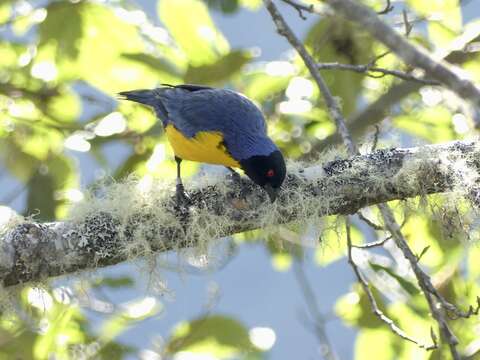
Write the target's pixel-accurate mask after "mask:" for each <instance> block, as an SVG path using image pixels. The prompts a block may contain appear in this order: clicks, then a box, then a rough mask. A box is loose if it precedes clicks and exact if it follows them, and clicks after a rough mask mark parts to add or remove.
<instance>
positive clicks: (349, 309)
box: [335, 284, 385, 328]
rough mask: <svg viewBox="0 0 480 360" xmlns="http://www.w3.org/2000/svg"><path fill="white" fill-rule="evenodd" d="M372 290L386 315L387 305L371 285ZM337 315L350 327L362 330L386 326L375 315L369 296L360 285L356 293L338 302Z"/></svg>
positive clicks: (336, 305) (336, 306)
mask: <svg viewBox="0 0 480 360" xmlns="http://www.w3.org/2000/svg"><path fill="white" fill-rule="evenodd" d="M370 290H371V291H372V294H373V295H374V296H375V300H376V302H377V305H378V308H379V309H380V310H381V311H382V312H384V313H385V304H384V303H383V300H382V297H381V296H380V294H379V292H378V291H377V290H376V289H375V288H374V287H373V286H371V285H370ZM335 313H336V314H337V315H338V316H339V317H340V318H342V320H343V321H344V322H345V323H346V324H348V325H353V326H358V327H362V328H381V327H383V326H384V323H383V322H382V321H381V320H379V319H378V318H377V317H376V316H375V315H374V314H373V312H372V306H371V304H370V301H369V299H368V297H367V294H365V292H364V291H363V289H362V287H361V286H360V284H356V285H355V287H354V291H352V292H350V293H348V294H346V295H344V296H342V297H340V298H339V299H338V300H337V302H336V304H335Z"/></svg>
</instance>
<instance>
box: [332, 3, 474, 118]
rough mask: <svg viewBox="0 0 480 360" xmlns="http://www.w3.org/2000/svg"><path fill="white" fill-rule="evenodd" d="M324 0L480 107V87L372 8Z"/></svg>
mask: <svg viewBox="0 0 480 360" xmlns="http://www.w3.org/2000/svg"><path fill="white" fill-rule="evenodd" d="M326 2H327V3H328V4H329V5H330V6H331V7H332V8H333V9H334V10H335V11H337V12H338V13H339V14H342V15H343V16H344V17H345V18H347V19H349V20H350V21H353V22H355V23H357V24H360V25H362V26H363V27H364V28H365V29H366V30H367V31H369V32H370V34H371V35H372V36H373V37H375V38H376V39H377V40H379V41H380V42H382V43H383V44H384V45H385V46H387V47H388V48H389V49H390V50H392V51H393V52H394V53H395V54H397V56H398V57H400V58H401V59H403V60H404V61H405V62H406V63H407V64H409V65H412V66H415V67H419V68H421V69H423V70H424V71H425V72H426V73H427V74H428V75H429V76H431V77H432V78H434V79H435V80H438V81H439V82H441V83H442V84H444V85H445V86H446V87H447V88H449V89H450V90H452V91H453V92H454V93H456V94H457V95H458V96H459V97H460V98H461V99H467V100H469V101H470V102H471V104H472V105H473V106H474V107H475V108H477V109H478V108H480V89H479V88H478V87H477V86H476V85H475V84H474V83H473V82H472V81H471V80H470V79H469V78H468V77H467V76H465V75H463V74H461V73H460V72H459V71H458V70H456V69H452V68H451V66H450V65H449V64H447V63H446V62H444V61H440V60H436V59H434V58H433V56H431V55H430V54H429V53H428V52H427V51H426V50H424V49H422V48H420V47H417V46H415V45H413V44H412V43H410V42H409V41H408V39H406V38H405V37H404V36H402V35H401V34H399V33H398V32H396V31H395V30H394V29H392V28H391V27H390V26H389V25H387V24H386V23H385V22H384V21H382V20H381V19H380V18H379V17H378V16H377V14H376V13H375V12H374V11H372V10H371V9H369V8H368V7H366V6H364V5H362V4H361V3H359V2H358V1H352V0H327V1H326ZM477 113H478V111H477ZM479 114H480V113H479ZM478 117H479V116H475V118H474V121H475V122H476V126H480V119H479V118H478Z"/></svg>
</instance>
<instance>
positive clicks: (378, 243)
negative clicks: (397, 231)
mask: <svg viewBox="0 0 480 360" xmlns="http://www.w3.org/2000/svg"><path fill="white" fill-rule="evenodd" d="M391 239H392V236H388V237H386V238H385V239H383V240H378V241H373V242H370V243H367V244H363V245H352V247H354V248H357V249H372V248H374V247H382V246H383V245H385V243H386V242H387V241H388V240H391Z"/></svg>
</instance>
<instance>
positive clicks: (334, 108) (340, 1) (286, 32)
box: [263, 0, 480, 360]
mask: <svg viewBox="0 0 480 360" xmlns="http://www.w3.org/2000/svg"><path fill="white" fill-rule="evenodd" d="M263 2H264V4H265V6H266V8H267V10H268V11H269V12H270V15H271V17H272V19H273V21H274V23H275V25H276V28H277V31H278V33H279V34H280V35H282V36H284V37H285V38H286V39H287V40H288V41H289V42H290V44H291V45H292V46H293V47H294V48H295V49H296V50H297V52H298V54H299V55H300V56H301V58H302V59H303V61H304V63H305V65H306V67H307V68H308V70H309V71H310V74H311V76H312V77H313V78H314V80H315V82H316V83H317V85H318V88H319V90H320V93H321V94H322V96H323V97H324V100H325V102H326V104H327V107H328V110H329V113H330V116H331V117H332V118H333V119H334V121H335V124H336V127H337V131H338V132H339V133H340V135H341V137H342V140H343V142H344V144H345V145H346V147H347V149H348V152H349V154H350V155H355V154H357V148H356V145H355V144H354V142H353V140H352V138H351V136H350V133H349V131H348V128H347V127H346V125H345V120H344V118H343V116H342V114H341V113H340V110H339V109H340V108H339V106H338V103H337V101H336V100H335V99H334V98H333V96H332V95H331V93H330V90H329V89H328V87H327V86H326V84H325V82H324V80H323V78H322V76H321V75H320V73H319V71H318V69H317V66H316V65H315V63H314V60H313V58H312V57H311V56H310V54H309V53H308V52H307V50H306V49H305V47H304V46H303V44H302V43H301V42H300V41H299V40H298V38H297V37H296V36H295V34H294V33H293V31H292V30H291V29H290V27H289V26H288V24H287V23H286V22H285V19H284V18H283V17H282V15H281V14H280V13H279V11H278V9H277V8H276V6H275V5H274V4H273V2H272V0H263ZM327 2H328V3H329V4H330V5H332V6H333V7H334V8H335V9H336V10H338V11H340V12H342V13H344V14H345V15H346V16H347V17H348V16H350V17H351V18H353V19H352V20H354V21H355V20H357V21H358V22H360V23H362V24H364V22H362V21H360V20H358V19H357V18H358V14H353V15H352V11H351V9H349V8H348V6H351V7H352V8H353V9H356V10H357V11H358V12H359V13H364V14H365V13H366V15H365V16H367V15H368V17H369V18H370V19H371V18H372V17H373V20H372V19H371V21H376V22H377V23H380V25H379V26H378V28H377V29H376V30H377V31H378V30H379V29H384V28H386V30H385V29H384V31H386V32H388V33H389V34H393V35H392V38H390V39H387V40H388V41H387V40H385V37H384V36H379V37H378V38H379V40H381V41H382V40H385V43H386V44H387V46H388V45H392V44H391V41H392V39H397V38H401V36H399V35H398V34H397V33H395V31H394V30H392V29H391V28H390V27H388V26H387V25H386V24H385V23H383V22H382V21H380V20H377V16H376V14H374V13H373V12H372V11H371V10H370V9H368V8H364V7H363V6H361V5H360V4H357V3H353V2H352V1H351V0H327ZM353 12H354V11H353ZM364 25H365V26H366V27H367V28H368V29H369V30H370V31H373V26H372V24H364ZM397 40H398V39H397ZM398 41H401V42H402V44H403V45H402V46H401V47H400V48H399V47H396V46H389V47H390V48H391V49H392V50H394V51H395V52H396V53H397V54H399V53H401V52H402V51H410V52H419V56H420V60H419V61H417V64H420V65H423V66H420V65H419V66H420V67H422V68H423V67H425V68H426V69H425V70H427V69H428V71H429V72H430V73H431V74H432V75H436V76H439V73H438V71H436V70H435V69H434V70H432V69H431V68H429V67H427V66H426V64H427V63H428V64H429V65H432V64H431V63H430V61H433V62H434V64H435V66H438V67H441V68H442V69H441V70H442V71H440V73H441V74H443V75H445V73H446V76H448V79H447V81H446V82H445V79H443V80H444V81H443V82H444V83H447V84H450V85H453V84H454V83H455V81H456V79H458V77H457V75H455V74H453V72H451V70H450V69H449V68H448V67H446V66H443V67H442V66H441V64H439V63H438V62H436V61H435V60H433V59H432V58H431V57H430V55H428V54H427V53H426V52H424V51H422V50H419V49H417V48H415V47H414V46H413V45H411V44H409V43H408V42H407V41H406V40H404V39H403V38H401V40H398ZM405 44H406V45H405ZM399 55H400V56H401V57H402V55H403V54H399ZM406 58H407V59H415V56H413V55H412V54H410V55H409V56H406ZM417 60H418V59H417ZM452 74H453V75H452ZM452 76H453V78H452ZM439 77H440V76H439ZM437 79H438V78H437ZM438 80H441V79H438ZM457 85H458V84H457ZM472 86H473V89H472V88H471V87H472ZM454 88H455V89H456V90H459V88H458V87H455V86H454ZM465 89H466V93H465ZM461 90H462V91H460V92H459V94H460V93H463V94H464V95H465V96H467V95H472V93H469V91H472V92H473V93H475V92H479V95H480V91H478V89H477V88H475V86H474V85H473V84H466V85H465V84H463V85H462V87H461ZM475 101H478V102H480V96H478V99H477V100H475ZM475 103H476V102H475ZM378 208H379V210H380V212H381V214H382V217H383V220H384V223H385V226H386V228H387V229H388V231H389V232H390V233H391V235H392V237H393V239H394V240H395V244H396V245H397V247H398V248H400V250H401V251H402V253H403V255H404V257H405V258H406V259H407V260H408V261H409V262H410V264H411V266H412V269H413V271H414V273H415V276H416V278H417V281H418V283H419V285H420V288H421V289H422V290H423V292H424V296H425V299H426V300H427V302H428V305H429V308H430V311H431V313H432V315H433V317H434V319H435V320H436V321H437V323H438V325H439V328H440V332H441V333H442V335H443V338H444V340H445V341H446V342H447V344H448V346H449V347H450V353H451V354H452V357H453V358H454V359H455V360H456V359H460V355H459V354H458V351H457V348H456V346H457V345H458V339H457V338H456V336H455V335H454V334H453V332H452V331H451V330H450V328H449V326H448V323H447V320H446V319H445V317H444V315H443V313H442V312H441V310H440V309H439V308H438V307H437V301H435V298H437V300H438V301H439V302H440V303H442V305H443V306H445V305H444V304H443V302H445V303H446V304H448V306H451V307H452V309H454V311H455V312H456V313H457V314H462V315H468V316H470V315H471V314H473V313H475V310H474V309H473V307H470V309H469V311H468V312H467V313H463V312H461V311H460V310H458V309H457V308H456V307H455V306H454V305H452V304H450V303H448V302H446V301H445V300H443V302H442V300H441V299H443V298H441V296H440V295H439V294H438V292H437V291H436V289H435V288H434V287H433V285H432V283H431V280H430V277H429V276H428V275H426V274H425V273H424V272H423V271H422V270H421V269H420V267H419V265H418V263H417V262H416V261H415V259H416V257H415V255H414V254H413V252H412V250H411V249H410V247H409V246H408V244H407V242H406V240H405V238H404V236H403V234H402V233H401V229H400V227H399V225H398V224H397V222H396V221H395V218H394V217H393V213H392V210H391V209H390V208H389V207H388V206H387V205H386V204H380V205H378ZM349 250H350V251H351V247H350V246H349ZM349 256H351V253H350V254H349ZM356 273H357V276H360V278H361V274H360V272H358V269H356ZM365 284H366V283H365V282H363V283H362V286H364V285H365ZM364 288H366V289H365V290H366V291H367V290H368V286H364ZM433 295H434V296H433ZM372 299H373V298H372ZM373 300H374V299H373ZM478 308H480V299H479V300H478ZM384 320H385V319H384ZM386 320H387V321H386V323H387V324H389V322H388V320H389V319H388V318H387V319H386ZM389 325H390V327H391V328H392V326H393V327H394V326H395V324H392V323H391V322H390V324H389ZM396 333H398V332H396ZM432 333H433V332H432ZM432 340H435V339H434V338H433V337H432ZM434 342H435V341H434Z"/></svg>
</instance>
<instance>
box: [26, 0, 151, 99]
mask: <svg viewBox="0 0 480 360" xmlns="http://www.w3.org/2000/svg"><path fill="white" fill-rule="evenodd" d="M69 6H70V7H71V6H73V5H69ZM75 11H76V12H78V13H79V16H81V19H82V29H83V33H82V36H80V37H79V38H77V40H76V42H75V49H78V52H77V51H76V50H74V48H73V47H72V48H71V49H70V50H69V51H70V55H75V57H74V58H69V57H65V56H61V57H60V58H58V57H56V56H55V54H56V51H54V50H55V46H53V45H52V43H53V42H49V43H48V44H46V45H45V46H43V47H40V48H39V52H38V55H37V57H36V59H35V61H47V62H52V60H53V59H52V57H55V58H56V64H55V65H56V67H57V71H58V81H77V80H78V79H81V80H83V81H85V82H86V83H88V84H89V85H91V86H93V87H96V88H98V89H100V90H102V91H104V92H106V93H109V94H113V93H117V92H118V91H120V90H123V89H131V88H137V87H138V88H143V87H151V86H153V85H154V84H155V83H157V81H158V74H156V73H154V72H153V71H152V69H151V68H147V67H145V66H144V65H140V66H135V64H134V63H132V61H131V60H129V59H127V58H124V57H122V54H136V53H141V52H143V51H144V50H145V43H144V41H143V39H142V36H141V34H140V32H139V31H138V28H137V27H136V26H135V25H132V24H130V23H127V22H126V21H125V20H123V19H122V18H121V17H119V16H118V15H117V14H116V13H115V11H114V9H113V8H112V7H110V6H107V5H106V4H101V3H99V2H86V1H82V2H80V3H78V4H77V5H76V7H75ZM52 16H57V15H52ZM57 31H62V28H61V27H60V28H57ZM65 41H66V40H65ZM52 47H53V50H52Z"/></svg>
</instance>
